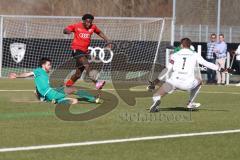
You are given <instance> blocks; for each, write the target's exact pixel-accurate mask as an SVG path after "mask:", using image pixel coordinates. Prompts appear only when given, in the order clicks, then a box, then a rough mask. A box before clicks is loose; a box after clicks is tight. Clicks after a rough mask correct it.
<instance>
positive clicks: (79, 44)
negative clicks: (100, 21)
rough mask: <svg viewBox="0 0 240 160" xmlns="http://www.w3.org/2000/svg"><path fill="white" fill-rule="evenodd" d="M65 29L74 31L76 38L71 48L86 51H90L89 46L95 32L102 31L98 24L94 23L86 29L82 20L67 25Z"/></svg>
mask: <svg viewBox="0 0 240 160" xmlns="http://www.w3.org/2000/svg"><path fill="white" fill-rule="evenodd" d="M65 29H67V30H68V31H71V32H74V38H73V41H72V45H71V48H72V49H73V50H81V51H83V52H85V53H87V51H88V47H89V45H90V43H91V36H92V34H93V33H97V34H99V33H100V30H99V29H98V28H97V26H96V25H94V24H93V25H92V26H91V27H90V28H89V29H86V28H85V27H84V26H83V23H82V22H79V23H76V24H71V25H69V26H67V27H66V28H65Z"/></svg>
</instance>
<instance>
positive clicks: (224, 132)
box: [0, 129, 240, 152]
mask: <svg viewBox="0 0 240 160" xmlns="http://www.w3.org/2000/svg"><path fill="white" fill-rule="evenodd" d="M239 132H240V129H235V130H224V131H211V132H199V133H184V134H170V135H162V136H149V137H136V138H126V139H112V140H103V141H87V142H78V143H64V144H50V145H39V146H26V147H14V148H0V152H15V151H30V150H39V149H51V148H65V147H74V146H90V145H98V144H113V143H124V142H136V141H147V140H157V139H168V138H180V137H194V136H207V135H220V134H229V133H239Z"/></svg>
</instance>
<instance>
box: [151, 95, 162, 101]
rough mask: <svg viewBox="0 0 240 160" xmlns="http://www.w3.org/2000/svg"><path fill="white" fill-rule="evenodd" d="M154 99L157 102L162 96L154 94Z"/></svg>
mask: <svg viewBox="0 0 240 160" xmlns="http://www.w3.org/2000/svg"><path fill="white" fill-rule="evenodd" d="M152 99H153V101H154V102H156V101H158V100H160V99H161V96H154V97H152Z"/></svg>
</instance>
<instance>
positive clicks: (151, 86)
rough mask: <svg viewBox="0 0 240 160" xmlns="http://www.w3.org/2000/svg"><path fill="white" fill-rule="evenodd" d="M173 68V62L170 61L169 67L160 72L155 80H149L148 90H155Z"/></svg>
mask: <svg viewBox="0 0 240 160" xmlns="http://www.w3.org/2000/svg"><path fill="white" fill-rule="evenodd" d="M172 68H173V63H171V62H170V63H169V64H168V65H167V67H166V68H164V69H163V70H162V71H161V72H160V74H159V75H158V78H157V79H155V80H154V81H149V86H148V87H147V90H148V91H152V90H154V89H155V85H157V84H158V83H159V82H161V81H162V80H163V79H164V78H165V77H166V76H167V75H168V74H169V72H170V71H172Z"/></svg>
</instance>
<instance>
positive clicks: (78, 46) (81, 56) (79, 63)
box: [63, 14, 111, 89]
mask: <svg viewBox="0 0 240 160" xmlns="http://www.w3.org/2000/svg"><path fill="white" fill-rule="evenodd" d="M93 20H94V16H93V15H91V14H85V15H83V17H82V22H79V23H76V24H71V25H69V26H67V27H66V28H65V29H64V30H63V33H64V34H71V33H74V39H73V41H72V45H71V49H72V56H73V57H74V58H75V59H76V67H77V68H76V72H75V74H74V75H72V77H71V78H70V79H69V80H68V81H67V82H66V86H67V87H70V86H72V85H73V84H74V83H75V82H76V81H77V80H78V79H79V78H80V77H81V75H82V73H83V71H84V70H86V75H87V76H88V77H89V78H90V79H91V80H92V81H93V82H94V84H95V85H96V89H102V87H103V86H104V84H105V81H98V80H97V79H96V77H97V76H96V75H89V72H90V70H91V68H90V65H89V62H88V57H87V56H89V52H88V47H89V45H90V42H91V36H92V34H93V33H96V34H97V35H98V36H100V37H101V38H102V39H104V40H105V42H106V43H109V39H108V38H107V36H106V35H105V34H104V33H103V32H102V31H101V30H100V29H99V28H98V27H97V26H96V25H95V24H93ZM108 47H111V45H110V44H109V45H108Z"/></svg>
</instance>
